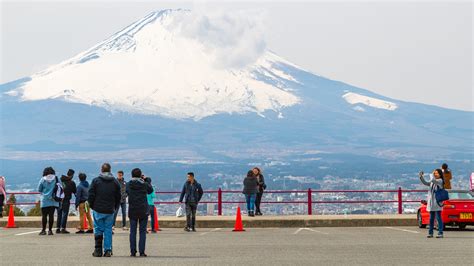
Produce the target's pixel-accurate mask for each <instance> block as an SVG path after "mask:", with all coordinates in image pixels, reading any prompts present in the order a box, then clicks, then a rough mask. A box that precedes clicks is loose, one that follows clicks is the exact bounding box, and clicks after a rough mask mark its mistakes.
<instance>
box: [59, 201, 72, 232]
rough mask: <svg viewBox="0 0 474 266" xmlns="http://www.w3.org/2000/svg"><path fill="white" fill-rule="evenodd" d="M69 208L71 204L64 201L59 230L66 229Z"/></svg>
mask: <svg viewBox="0 0 474 266" xmlns="http://www.w3.org/2000/svg"><path fill="white" fill-rule="evenodd" d="M70 206H71V202H69V201H65V202H63V203H62V206H61V209H62V216H61V229H66V226H67V217H68V216H69V207H70Z"/></svg>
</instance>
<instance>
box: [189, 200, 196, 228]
mask: <svg viewBox="0 0 474 266" xmlns="http://www.w3.org/2000/svg"><path fill="white" fill-rule="evenodd" d="M196 210H197V203H196V202H186V226H187V227H188V228H194V226H195V224H196Z"/></svg>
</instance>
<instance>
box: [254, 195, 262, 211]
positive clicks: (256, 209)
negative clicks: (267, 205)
mask: <svg viewBox="0 0 474 266" xmlns="http://www.w3.org/2000/svg"><path fill="white" fill-rule="evenodd" d="M262 196H263V192H258V193H257V198H256V199H255V212H257V213H258V212H260V203H261V202H262Z"/></svg>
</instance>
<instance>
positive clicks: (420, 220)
mask: <svg viewBox="0 0 474 266" xmlns="http://www.w3.org/2000/svg"><path fill="white" fill-rule="evenodd" d="M416 219H417V220H418V227H419V228H426V224H423V220H422V219H421V212H420V211H418V214H417V215H416Z"/></svg>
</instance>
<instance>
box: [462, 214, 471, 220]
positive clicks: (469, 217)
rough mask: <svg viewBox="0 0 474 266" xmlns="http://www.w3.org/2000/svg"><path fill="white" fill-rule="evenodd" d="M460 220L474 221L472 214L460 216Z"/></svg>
mask: <svg viewBox="0 0 474 266" xmlns="http://www.w3.org/2000/svg"><path fill="white" fill-rule="evenodd" d="M459 219H461V220H471V219H472V213H461V214H460V215H459Z"/></svg>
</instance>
